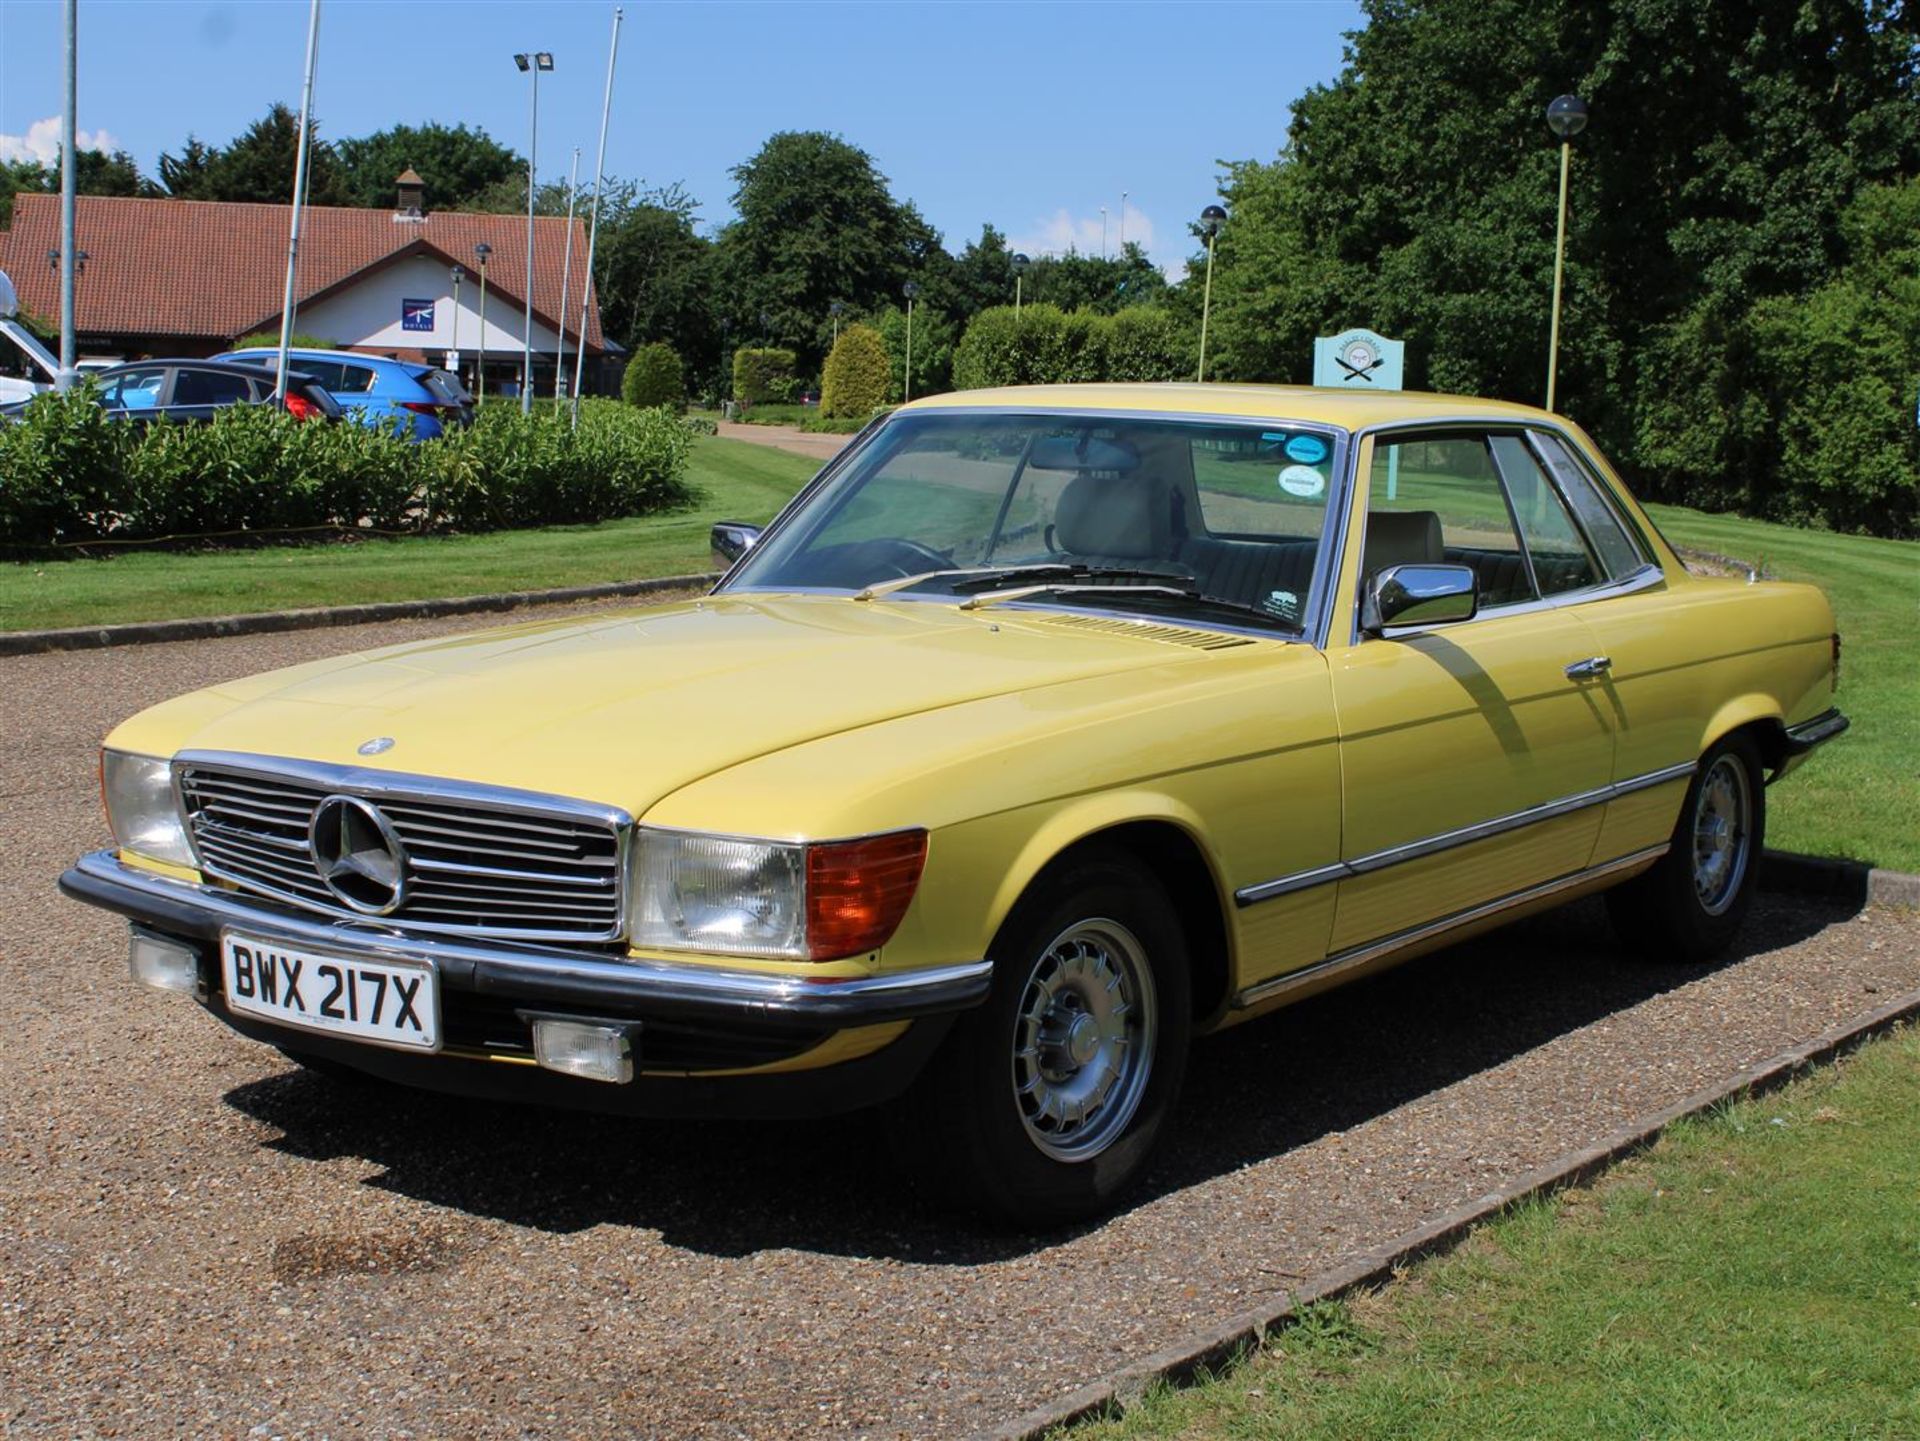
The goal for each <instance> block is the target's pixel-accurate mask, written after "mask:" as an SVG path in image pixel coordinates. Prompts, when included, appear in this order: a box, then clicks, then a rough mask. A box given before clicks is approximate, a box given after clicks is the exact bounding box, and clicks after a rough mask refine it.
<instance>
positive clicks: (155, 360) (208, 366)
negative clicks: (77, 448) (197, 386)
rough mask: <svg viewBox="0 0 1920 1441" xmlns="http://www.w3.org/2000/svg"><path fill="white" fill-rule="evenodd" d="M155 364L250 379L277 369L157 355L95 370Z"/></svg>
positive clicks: (294, 373)
mask: <svg viewBox="0 0 1920 1441" xmlns="http://www.w3.org/2000/svg"><path fill="white" fill-rule="evenodd" d="M154 365H193V366H198V367H199V368H200V369H202V370H224V371H228V372H231V373H232V374H234V375H244V376H246V377H247V379H249V380H272V379H273V378H274V376H275V373H276V372H275V371H274V369H273V367H272V366H270V365H249V364H247V363H246V362H245V361H242V360H208V359H205V358H204V357H202V356H197V355H156V356H154V357H152V358H151V359H149V360H126V361H122V362H121V363H120V364H118V365H110V366H108V367H107V368H106V369H105V370H96V371H94V372H93V374H94V377H95V378H96V379H98V378H100V377H102V376H109V375H113V374H115V373H116V372H118V371H122V370H145V369H147V368H148V367H149V366H154ZM287 374H288V375H289V376H292V377H294V378H297V379H300V380H312V379H313V377H312V376H311V375H308V374H306V373H305V372H304V371H299V370H289V371H288V372H287Z"/></svg>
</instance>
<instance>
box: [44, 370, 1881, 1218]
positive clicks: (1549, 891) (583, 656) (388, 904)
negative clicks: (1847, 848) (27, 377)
mask: <svg viewBox="0 0 1920 1441" xmlns="http://www.w3.org/2000/svg"><path fill="white" fill-rule="evenodd" d="M715 541H716V545H717V546H719V547H722V548H724V549H726V550H727V551H729V552H730V553H732V554H733V555H734V556H735V557H736V558H735V559H734V563H733V564H732V566H731V568H730V569H729V570H728V571H727V573H726V575H725V578H724V579H722V580H721V581H720V583H719V584H718V585H717V586H715V588H714V589H713V591H712V592H711V593H710V594H709V595H707V596H705V597H704V598H702V599H699V600H695V601H689V602H685V603H683V604H676V605H667V606H660V607H654V608H648V609H635V610H631V611H624V612H620V613H614V614H602V615H596V616H592V617H589V618H586V619H566V620H549V621H536V622H533V623H530V624H524V625H516V626H512V627H509V628H506V629H501V630H494V631H489V632H485V633H480V634H472V635H463V636H458V637H455V638H452V639H446V640H434V641H423V642H419V643H415V644H409V645H402V646H395V647H392V648H390V649H386V650H379V651H373V652H370V653H367V654H364V655H359V656H352V657H346V658H341V659H337V660H328V661H322V662H318V663H315V664H311V665H304V666H298V667H295V668H294V669H291V670H285V671H279V672H275V673H273V674H269V675H262V676H256V677H254V678H252V679H249V680H243V681H237V682H234V683H232V684H226V685H220V686H216V687H214V688H212V689H210V690H204V691H200V692H197V693H194V694H191V695H185V696H182V697H180V698H178V699H176V700H172V701H169V702H167V703H165V704H163V705H159V706H156V707H154V708H153V709H151V710H148V711H146V712H144V713H142V714H140V715H138V716H135V717H134V718H133V719H132V720H129V721H127V722H126V723H125V724H124V725H122V726H120V727H119V728H118V729H116V730H115V731H114V732H113V734H112V735H111V736H109V737H108V739H107V742H106V747H105V750H104V752H103V755H102V758H101V769H102V789H103V791H104V794H105V798H106V806H107V812H108V818H109V821H110V823H111V826H112V830H113V834H114V837H115V840H116V845H115V847H114V848H113V849H111V850H107V851H101V852H99V853H97V854H94V855H90V856H87V857H85V858H84V859H82V860H81V861H80V862H79V863H78V864H77V865H75V866H74V867H73V868H72V869H71V870H70V871H68V872H67V874H66V876H65V877H64V878H63V881H62V884H63V886H64V887H65V889H66V890H67V892H68V894H70V895H72V896H74V897H76V898H78V899H80V900H83V901H87V902H90V903H92V904H94V905H99V906H104V907H106V908H108V909H110V910H113V911H117V912H119V913H121V914H123V915H125V916H127V917H129V918H130V919H131V921H132V942H131V969H132V972H133V975H134V977H135V978H136V979H137V980H139V981H141V982H144V983H145V984H148V985H151V986H155V987H158V988H161V989H164V990H171V991H179V992H184V993H187V994H189V995H192V996H193V997H195V998H196V999H197V1000H199V1002H200V1003H201V1004H202V1005H203V1006H205V1007H206V1008H207V1009H208V1010H210V1011H212V1012H213V1013H214V1015H216V1016H217V1017H219V1018H220V1019H221V1020H222V1021H224V1022H226V1023H227V1024H228V1025H230V1026H232V1027H234V1028H235V1029H236V1030H239V1031H241V1032H243V1033H244V1034H246V1035H249V1036H252V1037H256V1038H258V1039H259V1040H261V1041H264V1042H266V1043H268V1044H270V1045H273V1046H275V1047H278V1048H279V1049H280V1050H282V1051H284V1052H285V1053H286V1054H287V1055H289V1056H291V1057H293V1058H294V1059H296V1060H298V1061H300V1062H302V1063H304V1064H308V1065H312V1066H315V1067H317V1068H319V1069H322V1070H329V1069H331V1070H336V1071H337V1070H340V1069H343V1068H349V1069H351V1070H353V1071H357V1072H362V1073H371V1074H372V1075H374V1076H378V1077H384V1078H386V1079H388V1080H391V1081H394V1082H400V1083H405V1084H410V1085H417V1086H424V1087H430V1088H433V1089H437V1090H444V1091H452V1092H460V1093H465V1094H470V1095H476V1096H483V1097H492V1098H501V1099H512V1100H529V1101H537V1102H547V1103H554V1104H559V1105H565V1106H574V1107H591V1108H599V1109H605V1110H611V1111H616V1112H622V1111H623V1112H628V1113H639V1114H675V1115H742V1114H751V1115H762V1116H781V1115H797V1114H818V1113H821V1112H826V1111H832V1110H840V1109H847V1108H852V1107H858V1106H866V1105H873V1104H877V1103H880V1102H892V1103H894V1104H896V1105H898V1106H900V1107H902V1108H904V1109H905V1110H906V1112H907V1122H908V1123H907V1124H905V1125H902V1126H901V1127H899V1128H898V1129H899V1130H901V1131H902V1132H906V1133H910V1134H914V1135H917V1136H919V1137H921V1138H923V1140H924V1141H925V1142H926V1144H925V1146H924V1152H925V1154H924V1157H923V1163H924V1164H925V1165H926V1166H928V1167H930V1168H934V1169H935V1170H937V1171H938V1172H939V1173H940V1175H941V1178H942V1180H943V1183H944V1184H945V1185H946V1186H947V1187H949V1188H950V1193H957V1194H960V1195H963V1196H965V1197H967V1198H969V1199H970V1201H971V1202H972V1204H974V1205H975V1206H977V1207H978V1208H980V1209H982V1210H984V1211H986V1212H988V1213H991V1214H994V1215H997V1216H1000V1217H1004V1218H1009V1219H1012V1220H1015V1221H1019V1222H1024V1223H1050V1222H1058V1221H1061V1220H1065V1219H1069V1218H1073V1217H1079V1216H1085V1215H1088V1214H1092V1213H1094V1212H1097V1211H1098V1210H1100V1209H1102V1208H1104V1207H1106V1206H1108V1205H1110V1204H1111V1203H1112V1201H1113V1200H1114V1198H1115V1197H1116V1196H1117V1195H1119V1193H1120V1192H1121V1191H1122V1190H1123V1189H1124V1188H1125V1186H1126V1185H1127V1184H1128V1182H1129V1181H1130V1180H1131V1179H1132V1178H1134V1177H1135V1176H1136V1175H1137V1174H1138V1173H1139V1172H1140V1170H1141V1168H1142V1165H1143V1163H1144V1161H1145V1159H1146V1157H1147V1156H1148V1154H1149V1153H1150V1151H1151V1150H1152V1147H1153V1145H1154V1142H1155V1139H1156V1137H1157V1136H1158V1135H1159V1133H1160V1132H1161V1131H1162V1130H1163V1129H1164V1128H1165V1126H1166V1125H1167V1124H1168V1118H1169V1115H1170V1113H1171V1111H1172V1109H1173V1107H1174V1104H1175V1100H1176V1097H1177V1094H1178V1091H1179V1088H1180V1079H1181V1074H1182V1071H1183V1069H1184V1065H1185V1060H1186V1056H1187V1050H1188V1046H1189V1043H1190V1042H1191V1040H1192V1038H1193V1037H1194V1036H1196V1035H1198V1034H1201V1033H1204V1032H1207V1031H1212V1030H1216V1029H1219V1028H1221V1027H1224V1026H1229V1025H1233V1024H1236V1023H1238V1022H1240V1021H1243V1020H1246V1019H1248V1018H1249V1017H1252V1016H1256V1015H1258V1014H1260V1013H1261V1012H1263V1011H1267V1010H1270V1009H1272V1008H1274V1007H1276V1006H1279V1005H1282V1004H1284V1003H1286V1002H1289V1001H1292V1000H1296V999H1298V998H1300V997H1303V996H1306V995H1310V994H1312V993H1313V992H1314V991H1317V990H1320V989H1323V988H1325V987H1327V986H1330V985H1334V984H1338V983H1339V982H1341V981H1344V980H1348V979H1350V978H1352V977H1355V976H1359V975H1362V974H1365V973H1367V972H1370V971H1373V970H1377V969H1379V968H1381V967H1383V966H1386V965H1389V964H1391V963H1393V962H1395V961H1399V960H1402V959H1405V958H1406V957H1408V956H1411V955H1414V954H1417V953H1419V952H1421V951H1425V950H1431V949H1433V948H1435V947H1437V946H1439V945H1442V944H1444V943H1446V942H1449V941H1453V940H1456V939H1459V938H1460V937H1462V936H1465V935H1468V934H1471V933H1472V932H1474V931H1476V930H1482V929H1485V928H1487V927H1490V926H1493V925H1496V924H1498V923H1500V922H1503V921H1506V920H1509V919H1512V918H1514V917H1517V916H1521V915H1524V914H1526V913H1528V912H1529V911H1532V910H1536V909H1539V908H1541V907H1545V906H1550V905H1554V904H1557V903H1559V902H1562V901H1564V900H1567V899H1569V898H1571V897H1574V896H1579V895H1583V894H1586V893H1589V892H1592V891H1597V890H1600V889H1603V888H1611V889H1610V891H1609V899H1611V900H1614V901H1615V902H1616V903H1615V904H1614V906H1613V915H1614V918H1615V920H1616V922H1617V923H1618V926H1619V929H1620V931H1621V933H1622V939H1623V944H1624V945H1625V947H1626V948H1628V949H1629V950H1631V951H1635V952H1640V953H1644V954H1648V955H1652V956H1656V957H1672V958H1676V959H1681V960H1687V959H1697V958H1700V957H1704V956H1706V955H1708V954H1710V953H1712V952H1714V951H1716V950H1718V949H1720V948H1721V947H1724V946H1725V945H1727V944H1728V942H1729V941H1730V940H1731V939H1732V938H1733V936H1734V933H1735V931H1736V930H1737V929H1738V927H1739V925H1740V923H1741V919H1742V916H1743V914H1744V913H1745V912H1746V910H1747V908H1748V904H1749V902H1750V901H1751V899H1752V895H1753V890H1754V882H1755V874H1756V871H1757V869H1758V863H1759V857H1760V850H1761V844H1762V837H1763V835H1764V830H1765V819H1766V810H1765V789H1764V787H1765V786H1766V784H1767V783H1769V782H1770V781H1772V780H1775V779H1778V778H1779V777H1780V776H1781V775H1783V774H1785V773H1786V772H1787V771H1788V770H1790V769H1792V768H1793V766H1794V765H1795V764H1797V763H1798V762H1799V761H1800V760H1801V759H1802V758H1803V757H1804V756H1805V755H1806V754H1807V753H1808V752H1809V751H1810V750H1811V749H1812V748H1813V747H1815V746H1816V745H1818V744H1819V743H1821V742H1822V741H1825V740H1827V739H1829V738H1831V737H1833V736H1835V735H1837V734H1839V733H1840V732H1841V731H1842V730H1844V729H1845V728H1846V724H1847V722H1846V720H1845V718H1844V717H1843V716H1842V715H1841V714H1840V713H1839V711H1838V710H1836V709H1835V707H1834V690H1835V687H1836V684H1837V679H1838V669H1839V655H1840V645H1839V637H1838V636H1837V635H1836V634H1835V633H1834V625H1833V616H1832V612H1831V610H1830V609H1829V607H1828V605H1827V602H1826V600H1825V599H1824V598H1823V597H1822V596H1821V594H1820V593H1819V592H1818V591H1817V590H1814V589H1811V588H1809V587H1806V586H1801V585H1787V584H1779V583H1775V582H1770V581H1756V580H1753V579H1751V578H1746V579H1726V578H1713V579H1710V578H1704V577H1701V576H1697V575H1694V574H1691V573H1689V571H1688V569H1687V568H1686V566H1685V565H1683V564H1682V563H1681V561H1680V560H1679V559H1678V558H1677V557H1676V556H1675V554H1674V552H1673V550H1672V548H1671V547H1669V546H1668V545H1667V543H1666V542H1665V541H1664V540H1663V539H1662V538H1661V536H1660V534H1659V533H1658V531H1656V530H1655V528H1654V526H1653V525H1652V523H1651V522H1650V521H1649V520H1648V518H1647V516H1646V514H1645V512H1644V511H1642V510H1641V508H1640V507H1639V506H1638V505H1636V504H1635V503H1634V501H1633V499H1632V498H1631V497H1630V496H1629V495H1628V493H1627V491H1626V489H1625V488H1624V487H1623V486H1622V485H1621V483H1620V480H1619V478H1618V477H1617V476H1616V475H1615V474H1614V473H1613V471H1612V469H1611V468H1610V467H1609V466H1608V465H1607V463H1606V461H1605V460H1604V459H1602V457H1601V456H1600V455H1599V453H1598V452H1597V451H1596V450H1595V448H1594V446H1593V444H1592V442H1591V441H1590V440H1589V439H1588V438H1587V437H1586V436H1585V435H1584V434H1582V433H1581V431H1580V430H1579V429H1577V428H1576V427H1574V426H1573V425H1571V424H1569V423H1568V422H1567V421H1566V420H1564V419H1562V418H1560V417H1558V416H1554V415H1550V414H1547V413H1545V412H1542V411H1538V410H1532V409H1528V408H1525V407H1521V406H1514V405H1505V404H1498V403H1493V402H1487V401H1480V400H1469V399H1461V398H1459V397H1452V396H1441V395H1421V394H1383V395H1356V394H1350V393H1345V392H1336V391H1329V390H1312V389H1296V388H1280V387H1252V386H1228V385H1209V386H1192V385H1151V386H1085V387H1062V388H1035V389H1020V390H1003V391H972V392H968V393H963V394H956V395H948V396H942V397H938V398H935V399H931V400H924V401H919V402H916V403H914V404H912V405H909V406H907V407H905V408H904V409H902V410H899V411H896V412H895V413H893V414H892V415H891V416H889V417H888V418H886V419H885V420H884V421H881V422H878V423H876V424H875V425H874V426H872V427H870V428H869V429H868V430H867V431H866V432H864V433H863V434H861V435H860V436H859V437H857V438H856V439H855V440H854V441H853V442H852V443H851V444H849V445H848V446H847V448H846V449H845V451H844V452H842V453H841V455H840V456H839V457H838V458H837V459H835V460H834V461H833V462H832V463H831V464H829V465H828V466H827V467H826V469H825V470H823V471H822V472H821V473H820V475H819V476H818V477H816V478H815V479H814V480H813V481H812V482H811V483H810V484H809V485H808V486H807V487H806V488H805V489H804V490H803V491H802V492H801V493H800V494H799V495H798V496H797V497H796V498H795V499H794V501H793V503H792V504H791V505H789V506H788V507H787V508H786V510H785V511H783V512H782V513H781V515H780V516H779V517H778V519H776V520H775V521H774V522H773V523H772V525H770V526H769V527H767V529H766V530H765V531H764V532H760V531H758V530H756V529H755V528H753V527H750V526H739V525H722V526H719V527H716V528H715Z"/></svg>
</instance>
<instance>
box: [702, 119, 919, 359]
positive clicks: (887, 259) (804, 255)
mask: <svg viewBox="0 0 1920 1441" xmlns="http://www.w3.org/2000/svg"><path fill="white" fill-rule="evenodd" d="M733 178H734V180H735V182H736V183H737V186H738V188H737V189H736V190H735V191H734V195H733V205H734V209H735V211H736V212H737V213H738V215H739V219H738V220H736V221H734V222H733V223H732V224H731V225H729V226H727V228H726V229H725V230H724V231H722V232H721V236H720V248H721V268H720V275H719V277H718V278H719V281H720V285H721V288H722V290H723V293H724V297H725V299H724V302H723V309H724V313H725V315H726V317H727V319H728V320H729V321H730V322H731V324H732V326H733V328H734V330H735V333H737V334H742V335H752V336H754V337H756V338H760V339H763V340H765V341H768V342H772V343H777V344H781V345H786V346H791V347H792V348H794V349H795V350H796V351H798V352H799V353H800V355H801V356H802V357H803V362H804V363H806V364H808V365H812V364H814V363H817V362H818V360H819V357H820V356H821V355H822V354H823V353H824V351H825V349H826V340H827V337H828V336H829V335H830V334H831V326H832V321H831V317H830V314H829V311H828V307H829V306H830V305H831V304H832V303H833V302H834V301H836V300H837V301H841V302H843V303H844V304H846V305H847V306H849V307H850V308H852V309H853V310H855V311H872V310H876V309H878V308H879V307H880V306H882V305H885V304H888V303H890V302H892V301H893V300H895V299H896V298H897V297H898V295H899V293H900V286H901V285H902V284H903V283H904V282H905V281H906V280H907V279H909V278H913V277H915V276H917V275H918V274H919V273H920V272H921V271H922V270H924V269H925V268H926V267H927V266H928V265H929V264H930V263H931V262H932V260H933V257H934V253H935V252H937V251H938V250H939V236H938V235H937V234H936V233H935V232H934V231H933V230H932V229H931V228H930V227H929V226H927V224H926V222H925V221H924V220H922V219H921V218H920V216H919V214H918V213H917V212H916V211H914V210H913V208H912V207H911V206H905V205H901V204H900V203H899V202H897V201H896V200H895V199H894V198H893V196H892V194H891V193H890V192H889V191H888V189H887V181H886V177H885V176H883V175H882V174H880V172H879V171H878V170H877V169H876V168H875V166H874V162H873V157H872V156H870V155H868V154H867V153H866V152H865V151H864V150H860V149H858V148H857V147H855V146H853V145H849V144H848V143H847V142H846V141H845V140H842V139H840V138H839V137H838V136H835V135H827V134H824V133H822V132H819V131H783V132H782V133H780V134H778V135H775V136H773V137H772V138H771V139H769V140H768V141H767V143H766V144H765V145H763V146H762V147H761V148H760V150H759V151H758V152H757V153H756V154H755V155H754V156H753V157H752V158H751V159H749V160H747V161H745V162H743V163H742V164H740V165H737V166H735V167H734V169H733ZM762 316H765V317H766V322H765V324H764V325H763V324H762V323H761V319H760V318H761V317H762Z"/></svg>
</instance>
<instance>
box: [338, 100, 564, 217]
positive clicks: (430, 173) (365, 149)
mask: <svg viewBox="0 0 1920 1441" xmlns="http://www.w3.org/2000/svg"><path fill="white" fill-rule="evenodd" d="M333 150H334V154H335V155H336V156H337V157H338V159H339V161H340V179H341V187H342V190H343V191H344V193H345V194H346V196H347V203H348V204H351V205H363V206H366V207H367V208H369V209H372V210H380V209H384V208H386V207H388V206H390V205H392V204H393V202H394V184H393V182H394V181H395V180H396V179H397V178H398V177H399V175H400V173H401V172H402V171H404V170H407V169H409V168H411V169H412V170H413V171H414V173H415V174H417V175H419V177H420V178H421V179H422V180H424V181H425V182H426V199H427V206H428V208H429V209H437V210H458V209H464V208H465V207H466V205H467V203H468V202H469V201H471V200H473V199H474V198H475V197H477V196H479V195H481V194H482V193H483V192H485V191H486V189H487V188H488V187H489V186H491V185H496V184H498V183H499V182H500V181H502V180H507V179H510V178H513V177H515V176H517V175H520V174H524V172H525V171H526V168H527V162H526V161H525V160H523V159H522V158H521V157H520V156H518V155H516V154H514V153H513V151H511V150H509V149H507V147H506V146H504V145H501V144H500V143H499V142H497V141H496V140H494V139H493V137H492V136H490V135H488V134H487V132H486V131H484V130H480V129H476V128H469V127H468V126H466V125H440V124H437V123H434V122H431V121H429V122H428V123H427V124H425V125H394V126H390V127H389V128H387V129H385V130H376V131H375V132H374V133H373V134H371V135H363V136H360V137H358V138H356V139H351V140H340V141H336V142H335V143H334V146H333ZM525 194H526V192H525V190H524V189H523V190H522V191H521V196H522V198H523V202H524V197H525Z"/></svg>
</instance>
